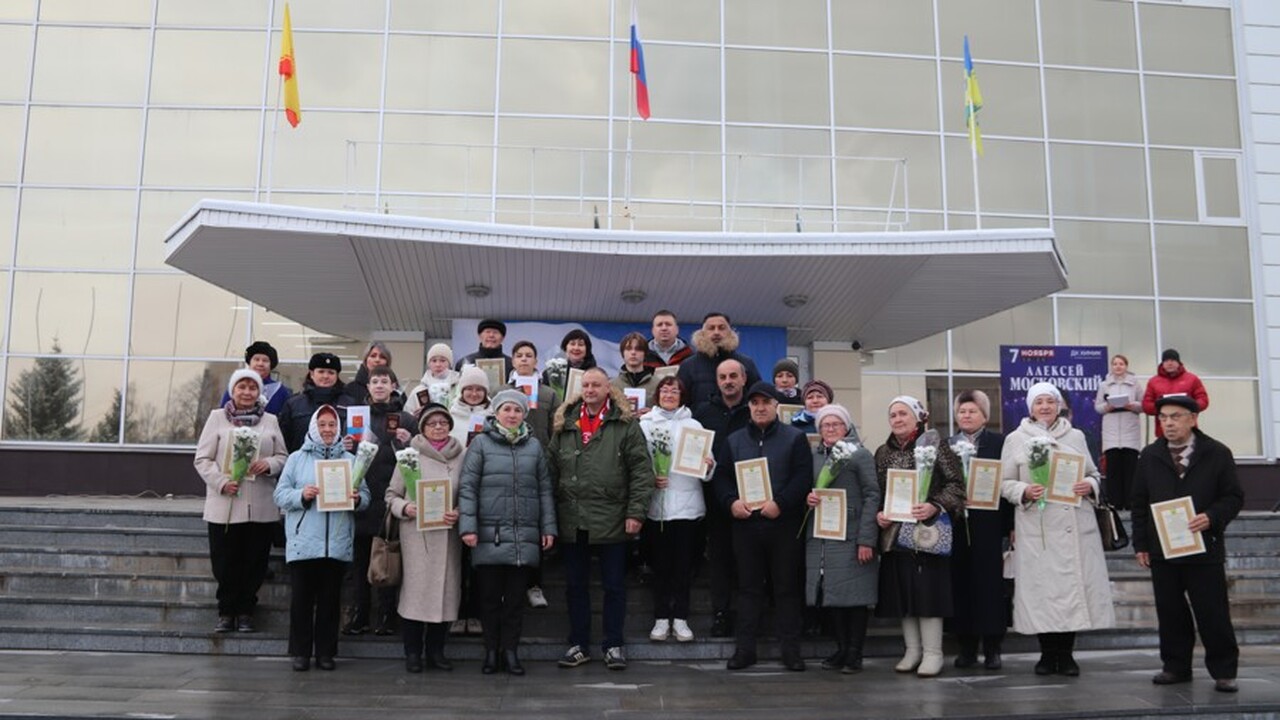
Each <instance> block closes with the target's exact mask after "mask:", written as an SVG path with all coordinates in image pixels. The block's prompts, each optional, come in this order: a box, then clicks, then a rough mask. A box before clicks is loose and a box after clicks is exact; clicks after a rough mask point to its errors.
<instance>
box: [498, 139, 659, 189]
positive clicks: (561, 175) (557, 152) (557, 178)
mask: <svg viewBox="0 0 1280 720" xmlns="http://www.w3.org/2000/svg"><path fill="white" fill-rule="evenodd" d="M641 157H647V156H641ZM606 162H607V158H606V157H605V156H604V154H602V153H582V152H580V151H578V150H573V149H560V148H500V149H499V150H498V168H499V174H498V193H499V194H511V195H519V196H522V197H528V196H532V197H535V198H537V197H540V196H546V197H565V198H578V197H579V196H580V195H581V194H582V193H583V192H584V190H585V188H586V186H587V183H588V182H590V185H591V187H592V189H593V190H598V189H600V187H601V185H602V182H603V180H604V178H605V177H606V175H607V172H608V170H607V165H606ZM637 166H638V167H643V168H649V167H650V166H651V164H650V163H648V162H645V161H644V160H641V159H639V158H637V159H635V160H633V170H632V177H633V178H635V177H636V176H637V175H644V170H637V169H635V168H637ZM632 192H633V193H635V194H636V195H643V194H644V192H643V191H641V190H638V189H633V191H632ZM593 194H596V193H593Z"/></svg>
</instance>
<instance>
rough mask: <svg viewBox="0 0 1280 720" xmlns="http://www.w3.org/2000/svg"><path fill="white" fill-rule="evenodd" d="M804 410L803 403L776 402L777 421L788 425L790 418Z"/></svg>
mask: <svg viewBox="0 0 1280 720" xmlns="http://www.w3.org/2000/svg"><path fill="white" fill-rule="evenodd" d="M802 412H804V406H803V405H791V404H789V403H779V404H778V422H780V423H782V424H783V425H790V424H791V420H792V418H794V417H795V416H796V415H798V414H800V413H802Z"/></svg>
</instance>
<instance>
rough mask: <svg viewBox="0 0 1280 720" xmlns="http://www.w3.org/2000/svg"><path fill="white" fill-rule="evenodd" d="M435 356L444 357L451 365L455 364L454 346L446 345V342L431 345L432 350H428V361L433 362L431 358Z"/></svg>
mask: <svg viewBox="0 0 1280 720" xmlns="http://www.w3.org/2000/svg"><path fill="white" fill-rule="evenodd" d="M433 357H443V358H444V359H446V360H448V361H449V364H450V365H452V364H453V348H451V347H449V346H448V345H445V344H444V343H436V344H435V345H432V346H431V349H430V350H428V351H427V362H431V358H433Z"/></svg>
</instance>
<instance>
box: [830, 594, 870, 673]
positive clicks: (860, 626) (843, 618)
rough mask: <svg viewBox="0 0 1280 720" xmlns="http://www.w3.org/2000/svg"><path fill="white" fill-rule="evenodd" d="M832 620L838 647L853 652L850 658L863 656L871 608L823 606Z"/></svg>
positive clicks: (833, 632)
mask: <svg viewBox="0 0 1280 720" xmlns="http://www.w3.org/2000/svg"><path fill="white" fill-rule="evenodd" d="M823 609H824V610H825V611H826V613H827V617H828V618H830V620H831V632H832V634H834V635H835V637H836V649H837V650H840V651H841V652H847V653H851V654H850V655H848V656H847V657H848V659H849V660H853V659H854V658H861V657H862V646H863V645H864V644H866V641H867V623H868V620H869V619H870V618H871V610H870V608H867V607H862V606H859V607H833V608H823Z"/></svg>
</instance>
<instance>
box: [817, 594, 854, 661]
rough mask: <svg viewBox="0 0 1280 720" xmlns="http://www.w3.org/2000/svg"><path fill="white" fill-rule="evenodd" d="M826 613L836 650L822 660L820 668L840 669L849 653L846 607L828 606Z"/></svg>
mask: <svg viewBox="0 0 1280 720" xmlns="http://www.w3.org/2000/svg"><path fill="white" fill-rule="evenodd" d="M827 615H828V617H830V619H831V630H832V633H833V634H834V635H835V638H836V651H835V652H834V653H831V654H830V655H828V656H827V657H826V659H824V660H823V661H822V669H823V670H840V669H842V668H843V667H844V663H845V658H846V657H847V656H848V654H849V615H848V608H830V609H829V610H828V611H827Z"/></svg>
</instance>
